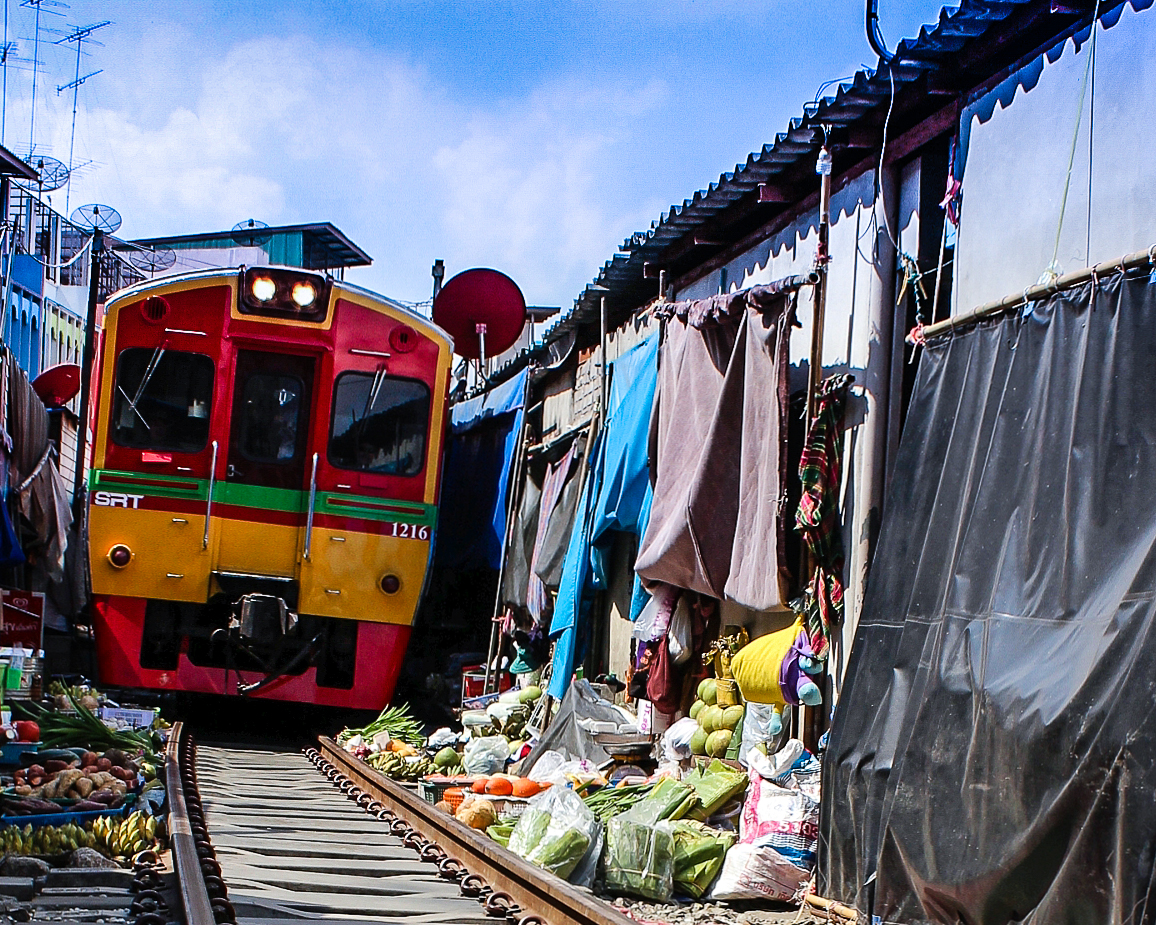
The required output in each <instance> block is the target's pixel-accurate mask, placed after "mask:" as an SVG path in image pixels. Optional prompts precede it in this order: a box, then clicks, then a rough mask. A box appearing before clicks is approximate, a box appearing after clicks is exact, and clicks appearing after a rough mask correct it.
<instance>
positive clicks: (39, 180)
mask: <svg viewBox="0 0 1156 925" xmlns="http://www.w3.org/2000/svg"><path fill="white" fill-rule="evenodd" d="M24 163H26V164H27V165H28V166H29V167H31V168H32V169H33V170H35V171H36V179H35V180H24V179H19V180H13V182H14V183H15V184H16V185H17V186H19V187H20V188H21V189H26V190H28V191H29V192H31V191H32V190H33V189H35V190H37V191H38V192H41V193H50V192H52V191H53V190H56V189H60V187H62V186H64V184H65V183H67V182H68V177H69V174H70V173H71V171H70V170H69V169H68V168H67V167H65V166H64V164H62V163H61V162H60V161H58V160H57V159H56V158H54V157H48V155H46V154H30V155H28V157H26V158H25V159H24Z"/></svg>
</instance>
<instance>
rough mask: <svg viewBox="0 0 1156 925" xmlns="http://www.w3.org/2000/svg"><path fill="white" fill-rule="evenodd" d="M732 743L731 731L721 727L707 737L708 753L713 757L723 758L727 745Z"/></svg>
mask: <svg viewBox="0 0 1156 925" xmlns="http://www.w3.org/2000/svg"><path fill="white" fill-rule="evenodd" d="M730 744H731V731H730V730H729V729H719V730H718V731H717V732H712V733H711V734H710V735H709V736H707V737H706V753H707V754H708V755H710V757H711V758H721V757H722V756H723V755H725V754H726V753H727V746H728V745H730Z"/></svg>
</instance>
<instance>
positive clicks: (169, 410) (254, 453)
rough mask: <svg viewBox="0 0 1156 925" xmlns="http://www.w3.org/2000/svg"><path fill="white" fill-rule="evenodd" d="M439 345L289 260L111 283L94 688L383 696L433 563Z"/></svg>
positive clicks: (426, 324)
mask: <svg viewBox="0 0 1156 925" xmlns="http://www.w3.org/2000/svg"><path fill="white" fill-rule="evenodd" d="M451 351H452V343H451V341H450V338H449V336H448V335H446V333H445V332H444V331H442V330H441V329H440V328H438V327H437V326H436V325H434V324H432V323H431V322H430V321H428V320H426V319H424V318H422V317H420V316H418V315H416V314H414V313H413V312H411V311H408V310H407V309H405V308H404V307H403V306H401V305H399V304H397V303H395V302H392V301H390V300H388V299H385V298H382V297H381V296H378V295H374V294H372V293H370V292H368V291H366V290H363V289H360V288H358V287H356V286H352V285H348V284H346V283H344V282H342V281H339V280H334V279H332V278H329V277H326V276H322V275H318V274H315V273H310V272H308V271H302V270H294V269H286V268H272V267H258V268H247V269H242V270H240V271H238V270H213V271H207V272H203V273H195V274H188V275H183V276H178V277H169V278H163V279H160V280H156V281H153V282H150V283H145V284H141V285H138V286H134V287H132V288H130V289H127V290H124V291H122V292H120V293H118V294H117V295H116V296H115V297H113V298H112V299H111V300H110V301H109V303H108V306H107V312H106V316H105V324H104V340H103V344H102V348H101V357H100V366H99V383H98V393H97V398H96V403H95V415H94V420H95V434H94V445H93V456H92V471H91V474H90V478H89V510H88V516H89V527H88V529H89V550H90V565H91V574H92V590H93V593H94V596H95V633H96V646H97V655H98V659H99V668H100V678H101V681H102V683H104V684H110V685H118V686H124V687H135V688H153V689H163V690H180V691H194V692H203V693H213V694H228V695H237V694H249V695H251V696H257V697H265V698H272V699H279V700H292V701H299V702H309V703H316V704H322V705H328V706H336V707H355V708H364V709H378V708H380V707H382V706H383V705H384V704H386V703H388V701H389V699H390V697H391V696H392V694H393V688H394V685H395V683H396V680H397V675H398V671H399V669H400V666H401V660H402V657H403V655H404V653H405V648H406V643H407V641H408V638H409V634H410V630H411V626H412V623H413V619H414V614H415V611H416V609H417V606H418V603H419V601H420V599H421V595H422V590H423V584H424V582H425V578H426V575H427V573H428V570H429V567H430V559H431V555H432V549H433V536H434V530H435V527H436V522H437V498H438V488H439V479H440V475H441V460H442V442H443V438H444V433H445V417H446V413H447V411H446V409H447V402H448V389H449V376H450V357H451Z"/></svg>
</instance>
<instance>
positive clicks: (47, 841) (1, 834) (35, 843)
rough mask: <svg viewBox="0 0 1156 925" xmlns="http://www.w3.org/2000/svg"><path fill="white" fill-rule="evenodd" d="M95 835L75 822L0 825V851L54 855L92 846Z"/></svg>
mask: <svg viewBox="0 0 1156 925" xmlns="http://www.w3.org/2000/svg"><path fill="white" fill-rule="evenodd" d="M95 847H96V836H95V835H94V834H93V833H92V832H91V831H89V830H87V829H84V828H81V827H80V826H79V825H77V824H76V823H75V822H69V823H67V824H65V825H45V826H41V827H40V828H37V829H34V828H32V826H31V825H25V826H24V828H20V826H16V825H10V826H5V827H4V828H3V829H0V851H3V853H4V854H41V855H54V854H64V853H66V852H71V851H75V850H76V849H77V848H95Z"/></svg>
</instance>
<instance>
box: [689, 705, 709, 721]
mask: <svg viewBox="0 0 1156 925" xmlns="http://www.w3.org/2000/svg"><path fill="white" fill-rule="evenodd" d="M705 706H706V704H705V703H703V702H702V701H701V700H696V701H695V702H694V703H692V704H691V705H690V718H691V719H698V714H699V713H701V712H702V708H703V707H705Z"/></svg>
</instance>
